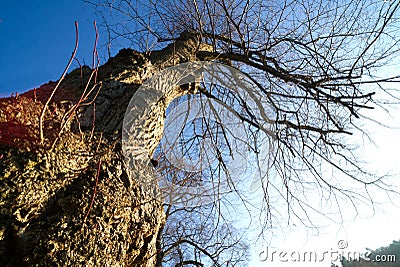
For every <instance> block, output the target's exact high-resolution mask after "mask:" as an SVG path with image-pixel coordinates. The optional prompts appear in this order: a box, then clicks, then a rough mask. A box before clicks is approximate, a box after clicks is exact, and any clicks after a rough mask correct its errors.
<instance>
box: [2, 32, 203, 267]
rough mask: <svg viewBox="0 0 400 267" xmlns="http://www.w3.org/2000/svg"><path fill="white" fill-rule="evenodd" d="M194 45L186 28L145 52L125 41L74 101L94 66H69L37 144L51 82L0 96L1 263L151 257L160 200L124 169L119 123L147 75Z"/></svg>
mask: <svg viewBox="0 0 400 267" xmlns="http://www.w3.org/2000/svg"><path fill="white" fill-rule="evenodd" d="M200 48H201V49H202V46H201V45H200V42H199V39H198V38H197V37H196V36H194V35H190V34H187V33H186V34H183V35H181V37H180V38H179V39H178V40H176V41H175V42H174V44H171V45H169V46H167V47H166V48H165V49H163V50H160V51H154V52H152V53H150V54H144V53H139V52H135V51H133V50H131V49H123V50H121V51H120V52H119V53H118V54H117V55H116V56H115V57H114V58H111V59H110V60H109V61H108V62H107V63H106V64H104V65H103V66H101V67H99V69H98V71H97V73H95V72H93V73H95V74H97V77H96V83H97V84H101V85H97V86H94V85H95V83H94V78H92V79H91V82H90V84H89V86H88V90H90V89H91V88H93V90H92V92H91V93H90V94H89V95H87V97H85V98H86V99H83V101H81V102H79V99H80V98H81V95H82V92H83V91H84V88H85V87H86V84H87V82H88V80H89V79H90V78H89V76H90V75H91V74H92V70H91V69H89V68H88V67H82V68H79V69H76V70H74V71H72V72H71V73H70V74H68V75H67V76H66V78H65V80H64V81H63V82H62V83H61V86H60V88H58V90H57V92H56V94H55V96H54V98H53V100H52V104H51V105H50V107H49V108H47V111H46V114H45V121H44V134H45V142H44V143H43V144H40V142H39V140H38V137H39V129H38V117H39V115H40V112H41V111H42V109H43V106H44V104H43V103H45V101H46V100H47V98H48V97H49V95H50V93H51V91H52V90H53V89H54V86H55V84H56V83H55V82H49V83H48V84H45V85H43V86H41V87H40V88H38V89H37V90H36V89H35V90H31V91H29V92H27V93H24V94H22V95H20V96H16V97H11V98H5V99H0V107H1V113H0V192H1V204H0V205H1V206H0V207H1V209H0V262H1V263H2V264H0V265H2V266H154V265H155V261H156V258H157V257H156V254H157V251H156V239H157V234H158V232H159V230H160V228H161V227H162V225H163V223H164V220H165V219H164V213H163V208H162V205H161V203H159V202H156V201H154V200H151V199H149V198H148V197H147V196H146V195H145V194H144V193H143V191H142V190H141V189H140V185H138V184H136V182H135V181H134V180H132V179H131V178H130V176H129V175H127V170H126V169H125V166H124V164H123V156H122V152H121V128H122V122H123V118H124V114H125V110H126V107H127V105H128V103H129V100H130V99H131V97H132V96H133V95H134V93H135V91H136V89H137V88H138V87H139V86H140V85H141V84H142V82H143V81H144V80H145V79H147V78H149V77H151V76H152V75H153V74H154V73H155V72H157V71H158V70H161V69H163V68H165V67H168V66H172V65H175V64H178V63H181V62H187V61H192V60H195V54H196V52H197V51H198V50H199V49H200ZM92 100H93V101H92ZM77 103H79V105H76V104H77ZM75 108H76V109H75ZM164 108H166V107H164ZM164 111H165V109H164ZM162 112H163V110H161V111H160V113H162ZM70 114H72V115H70ZM152 115H154V116H159V117H163V116H164V114H152ZM153 119H155V118H148V120H153ZM153 130H155V131H158V132H162V129H153ZM154 138H159V136H158V137H154ZM156 141H159V140H156ZM143 145H145V144H143ZM138 168H149V166H138Z"/></svg>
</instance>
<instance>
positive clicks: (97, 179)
mask: <svg viewBox="0 0 400 267" xmlns="http://www.w3.org/2000/svg"><path fill="white" fill-rule="evenodd" d="M100 167H101V159H100V160H99V164H98V167H97V173H96V182H95V185H94V190H93V195H92V200H91V201H90V205H89V209H88V211H87V212H86V214H85V218H84V219H83V223H85V222H86V220H87V218H88V216H89V213H90V211H91V210H92V207H93V203H94V198H95V196H96V192H97V185H98V183H99V176H100Z"/></svg>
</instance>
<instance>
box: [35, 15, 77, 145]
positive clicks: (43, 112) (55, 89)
mask: <svg viewBox="0 0 400 267" xmlns="http://www.w3.org/2000/svg"><path fill="white" fill-rule="evenodd" d="M78 33H79V32H78V22H77V21H75V48H74V51H73V52H72V55H71V57H70V59H69V61H68V64H67V66H66V67H65V69H64V72H63V74H62V75H61V78H60V79H59V80H58V82H57V85H56V87H54V89H53V91H52V92H51V95H50V96H49V98H48V99H47V101H46V104H44V107H43V109H42V113H41V114H40V117H39V136H40V144H43V141H44V137H43V117H44V114H45V112H46V108H47V107H48V105H49V103H50V101H51V99H52V98H53V96H54V94H55V93H56V91H57V89H58V87H59V86H60V84H61V82H62V81H63V80H64V78H65V75H66V74H67V71H68V69H69V67H70V66H71V64H72V61H73V60H74V58H75V55H76V51H77V50H78V41H79V38H78V37H79V34H78Z"/></svg>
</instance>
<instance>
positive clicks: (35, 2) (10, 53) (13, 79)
mask: <svg viewBox="0 0 400 267" xmlns="http://www.w3.org/2000/svg"><path fill="white" fill-rule="evenodd" d="M94 20H95V15H94V14H93V9H92V7H91V6H89V5H88V4H84V3H83V2H82V1H80V0H72V1H48V0H42V1H39V0H32V1H24V3H23V4H21V1H0V40H1V41H0V97H5V96H10V94H11V92H19V93H21V92H25V91H27V90H29V89H32V88H33V87H35V86H36V87H37V86H40V85H41V84H43V83H47V82H48V81H49V80H53V81H54V80H58V79H59V77H60V75H61V74H62V72H63V70H64V68H65V66H66V64H67V62H68V60H69V58H70V56H71V53H72V51H73V48H74V44H75V26H74V22H75V21H78V23H79V38H80V40H79V48H78V53H77V58H78V59H79V61H80V62H81V63H82V64H83V63H84V62H86V64H88V65H91V62H92V50H93V44H94V39H95V31H94V28H93V21H94ZM75 67H77V64H76V63H74V65H73V66H72V68H71V70H72V69H73V68H75Z"/></svg>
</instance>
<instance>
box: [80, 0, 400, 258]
mask: <svg viewBox="0 0 400 267" xmlns="http://www.w3.org/2000/svg"><path fill="white" fill-rule="evenodd" d="M85 2H89V3H91V4H93V5H94V6H95V7H96V10H97V11H98V13H99V14H100V15H101V16H102V18H103V19H104V21H103V22H104V26H105V27H104V30H105V31H106V32H107V34H108V36H109V45H116V44H118V42H120V43H121V44H128V45H130V46H133V47H135V48H137V49H139V50H143V51H147V52H148V53H149V54H151V53H152V52H151V51H152V50H153V49H154V48H157V47H163V46H164V45H165V43H168V42H171V41H174V40H177V39H181V38H189V37H188V36H191V37H193V36H195V38H198V39H199V40H200V43H199V46H200V44H201V45H208V46H209V47H210V49H208V50H207V51H205V50H204V49H199V52H197V53H195V57H196V59H197V60H203V61H217V62H222V63H225V64H228V65H230V66H233V67H234V68H236V69H238V70H240V71H242V72H243V73H244V74H245V75H246V76H247V79H248V80H249V81H250V82H251V83H252V84H254V85H255V87H256V88H257V92H258V95H257V97H254V98H253V99H251V101H252V102H253V103H255V106H257V107H258V108H259V110H255V109H254V108H253V106H251V105H249V104H248V103H249V99H247V98H244V97H243V96H241V95H238V94H232V93H230V92H228V91H226V90H225V89H223V88H219V87H216V86H207V85H206V84H202V85H201V86H198V90H197V91H198V95H200V96H206V97H208V98H209V99H214V100H217V101H219V102H221V103H224V104H225V105H226V106H230V107H232V109H231V110H230V111H231V112H232V113H234V114H235V116H237V117H238V118H240V119H241V121H242V122H243V124H244V125H245V127H246V129H247V130H246V131H247V134H248V135H247V138H248V140H249V141H248V144H249V148H251V149H252V150H253V152H254V153H255V155H256V157H257V155H258V154H259V152H258V149H259V148H260V144H259V143H258V139H257V136H258V135H259V134H261V133H262V132H263V131H264V130H265V129H266V126H265V125H267V126H268V127H267V128H268V129H269V131H268V134H267V137H268V138H269V140H273V142H274V149H273V150H272V153H271V154H270V155H269V162H270V164H267V165H265V164H264V165H263V164H261V163H260V164H259V165H258V166H257V167H258V169H259V173H260V174H261V175H260V177H259V181H260V184H261V187H262V190H263V199H264V201H263V202H262V205H261V206H260V207H258V208H259V209H260V210H261V211H263V214H264V215H263V216H260V217H262V218H260V219H261V221H262V223H263V228H268V227H270V226H272V225H273V223H275V218H276V220H277V221H278V222H279V216H277V214H276V213H275V209H274V203H273V201H274V199H276V198H277V197H279V198H281V199H283V200H284V201H285V202H286V209H287V213H288V214H289V217H290V218H292V217H293V218H294V220H299V221H301V222H302V223H304V224H305V225H309V226H313V224H312V222H311V220H310V218H311V217H310V216H311V215H310V214H311V212H315V213H319V214H321V215H323V216H325V215H326V216H328V215H327V214H324V212H323V211H322V210H321V203H315V202H313V201H311V200H310V195H313V197H315V194H318V195H319V197H320V199H322V200H323V202H329V203H330V204H331V205H334V206H335V205H336V208H335V209H334V217H335V219H333V220H337V214H341V208H342V207H341V205H342V204H343V203H344V202H347V203H349V204H350V205H352V206H353V208H354V210H355V211H357V205H358V204H359V203H372V204H373V203H374V201H373V198H372V197H371V196H370V194H369V190H370V189H371V188H380V189H382V190H386V191H387V192H388V193H395V188H392V187H391V186H390V185H389V184H387V183H385V180H384V178H382V177H376V176H374V175H373V173H371V172H369V171H368V170H366V169H365V168H364V166H363V165H362V164H361V163H360V162H359V161H358V159H357V156H356V154H355V151H356V150H355V147H354V146H352V145H351V141H350V140H351V138H350V137H351V135H352V133H353V132H355V131H361V132H362V131H364V129H362V128H361V127H360V125H361V122H362V118H365V117H364V115H363V114H364V111H365V110H368V109H373V108H377V107H382V105H381V103H380V102H379V101H377V100H376V99H375V98H374V95H375V93H376V92H377V90H379V91H380V92H382V91H384V92H385V93H387V94H388V95H389V96H391V97H393V98H392V99H395V98H396V96H395V95H393V93H392V91H389V90H386V89H384V86H383V85H384V84H388V83H395V82H398V81H399V78H400V76H394V77H377V76H376V71H377V70H379V68H382V67H384V66H385V65H386V64H389V63H390V62H391V60H392V59H393V58H394V57H395V56H397V55H398V54H399V48H400V47H399V38H400V37H399V24H398V19H399V8H400V3H399V2H398V1H382V0H376V1H374V0H366V1H347V0H342V1H322V0H309V1H300V0H292V1H284V0H282V1H261V0H247V1H239V0H220V1H213V0H210V1H207V0H173V1H157V0H152V1H139V0H137V1H104V0H102V1H85ZM182 33H184V34H182ZM108 47H110V46H108ZM111 47H112V46H111ZM176 63H177V64H178V63H180V62H176ZM259 113H265V114H268V116H265V117H262V116H261V117H260V116H259V115H258V114H259ZM209 125H210V124H208V126H207V125H206V127H205V128H206V129H207V130H206V131H215V129H216V127H209ZM264 132H265V131H264ZM192 133H196V131H195V130H192ZM192 137H193V138H192V139H191V138H187V139H186V141H185V142H186V143H185V146H186V147H188V146H190V142H189V141H188V140H192V141H193V140H195V139H196V138H197V137H198V136H197V135H195V134H194V135H193V136H192ZM219 138H222V139H224V138H225V139H226V135H225V134H222V135H220V137H219ZM213 143H214V144H215V146H214V147H219V145H218V141H217V140H216V139H215V138H214V139H213ZM255 161H256V162H257V158H256V160H255ZM224 164H225V163H224V160H221V161H220V165H219V168H220V170H222V172H226V173H228V174H229V173H230V171H229V170H227V169H226V168H224ZM266 168H268V169H270V170H273V173H274V175H273V177H271V175H268V173H267V172H266V171H265V169H266ZM211 173H212V175H214V176H216V177H218V175H219V173H220V172H218V171H214V172H213V171H211ZM183 176H184V177H185V178H187V177H188V175H187V174H186V176H185V175H183ZM205 176H206V174H205V172H201V173H200V174H199V176H197V178H196V179H198V177H203V178H204V177H205ZM174 177H177V174H175V176H174ZM338 177H339V178H338ZM343 177H345V178H343ZM343 179H346V181H343ZM179 181H181V180H179ZM195 181H197V180H195ZM175 182H176V180H175ZM353 185H355V186H353ZM233 191H235V192H236V193H237V195H238V196H239V198H240V197H241V196H242V195H243V194H241V192H240V189H238V188H235V189H233ZM315 192H317V193H315ZM242 200H243V203H245V202H246V200H245V199H242ZM321 202H322V201H321ZM328 217H329V216H328ZM291 220H292V219H291ZM192 223H193V224H194V225H195V224H196V222H192ZM171 225H173V223H171ZM176 230H177V231H178V232H177V233H176V236H180V235H182V234H183V233H184V232H185V231H186V229H180V228H179V227H178V226H176ZM179 231H180V232H179ZM168 238H171V236H168ZM169 242H170V243H169V245H170V246H172V245H173V244H176V243H177V242H178V243H179V239H174V240H172V239H171V240H170V241H169ZM193 242H194V241H193ZM196 242H200V243H201V242H202V241H201V240H197V241H196ZM211 242H212V241H211ZM183 243H184V242H183ZM196 244H198V243H196ZM186 245H188V246H190V245H191V244H190V243H186ZM180 249H181V250H179V249H177V250H176V253H178V254H177V255H178V256H177V257H178V258H179V260H181V264H183V262H184V261H186V260H187V258H186V257H183V256H181V254H179V253H183V254H184V253H186V252H185V251H183V252H182V250H186V248H180ZM168 250H169V248H168V247H166V251H168ZM179 251H181V252H179ZM199 251H201V249H199ZM196 253H197V252H196ZM196 253H193V254H192V255H195V254H196ZM183 254H182V255H183ZM174 262H175V260H174ZM193 264H194V265H195V263H193ZM178 266H179V265H178ZM199 266H200V265H199Z"/></svg>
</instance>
